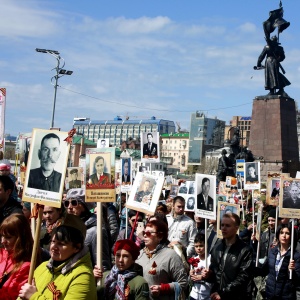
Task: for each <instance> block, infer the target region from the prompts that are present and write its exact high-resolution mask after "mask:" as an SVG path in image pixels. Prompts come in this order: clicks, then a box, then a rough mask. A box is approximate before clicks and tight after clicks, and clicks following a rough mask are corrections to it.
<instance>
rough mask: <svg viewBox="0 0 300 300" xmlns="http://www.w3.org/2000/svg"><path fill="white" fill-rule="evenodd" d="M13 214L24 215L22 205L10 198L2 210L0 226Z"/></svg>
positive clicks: (0, 212) (0, 210) (0, 211)
mask: <svg viewBox="0 0 300 300" xmlns="http://www.w3.org/2000/svg"><path fill="white" fill-rule="evenodd" d="M12 214H23V211H22V205H21V203H20V202H18V201H16V200H15V199H14V198H12V197H11V196H10V197H9V199H8V200H7V202H6V203H5V205H4V206H3V207H2V208H0V224H1V223H2V222H3V220H4V219H6V218H7V217H8V216H10V215H12Z"/></svg>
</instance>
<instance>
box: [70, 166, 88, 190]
mask: <svg viewBox="0 0 300 300" xmlns="http://www.w3.org/2000/svg"><path fill="white" fill-rule="evenodd" d="M67 174H68V176H67V184H66V189H67V190H70V189H78V188H81V187H82V185H83V181H84V180H83V179H84V177H83V169H82V168H79V167H69V168H67Z"/></svg>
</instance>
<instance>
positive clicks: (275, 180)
mask: <svg viewBox="0 0 300 300" xmlns="http://www.w3.org/2000/svg"><path fill="white" fill-rule="evenodd" d="M281 176H284V177H290V174H289V173H280V172H270V171H268V175H267V191H266V203H267V205H273V206H278V205H279V198H280V193H281V190H280V177H281Z"/></svg>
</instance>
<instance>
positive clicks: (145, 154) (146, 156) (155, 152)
mask: <svg viewBox="0 0 300 300" xmlns="http://www.w3.org/2000/svg"><path fill="white" fill-rule="evenodd" d="M141 150H142V153H141V157H142V159H141V161H142V162H143V163H146V162H148V163H154V162H159V161H160V152H159V150H160V149H159V132H142V133H141Z"/></svg>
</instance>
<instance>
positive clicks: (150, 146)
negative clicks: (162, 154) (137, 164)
mask: <svg viewBox="0 0 300 300" xmlns="http://www.w3.org/2000/svg"><path fill="white" fill-rule="evenodd" d="M147 140H148V143H145V144H144V146H143V156H150V157H152V156H157V144H155V143H153V142H152V141H153V134H152V133H151V132H148V133H147Z"/></svg>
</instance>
